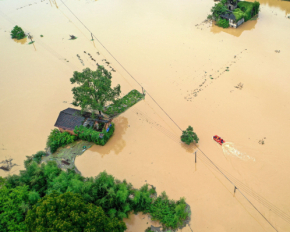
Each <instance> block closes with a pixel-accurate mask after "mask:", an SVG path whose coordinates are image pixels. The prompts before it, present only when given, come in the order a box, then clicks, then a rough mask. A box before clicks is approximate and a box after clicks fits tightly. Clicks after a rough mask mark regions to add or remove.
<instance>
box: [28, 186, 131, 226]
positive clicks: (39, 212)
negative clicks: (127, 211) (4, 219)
mask: <svg viewBox="0 0 290 232" xmlns="http://www.w3.org/2000/svg"><path fill="white" fill-rule="evenodd" d="M25 222H26V225H27V228H28V231H41V232H46V231H47V232H48V231H55V232H58V231H59V232H62V231H74V232H83V231H85V232H123V231H125V230H126V229H127V228H126V225H125V223H124V222H122V221H118V220H117V219H116V218H113V219H111V218H109V217H107V216H106V215H105V213H104V211H103V209H102V208H101V207H97V206H94V205H93V204H87V203H86V202H85V201H84V199H83V198H82V196H81V195H80V194H75V193H71V192H67V193H64V194H59V193H57V192H55V191H54V192H52V193H51V194H49V195H47V196H45V197H43V198H42V199H41V200H40V201H39V202H38V204H37V205H35V206H33V208H32V210H29V211H28V214H27V216H26V219H25Z"/></svg>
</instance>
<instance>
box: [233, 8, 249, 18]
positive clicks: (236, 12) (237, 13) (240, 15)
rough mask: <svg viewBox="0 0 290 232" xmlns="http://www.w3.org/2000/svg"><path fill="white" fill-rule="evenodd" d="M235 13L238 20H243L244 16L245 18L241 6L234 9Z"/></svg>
mask: <svg viewBox="0 0 290 232" xmlns="http://www.w3.org/2000/svg"><path fill="white" fill-rule="evenodd" d="M233 14H234V16H235V18H236V21H239V20H241V19H242V18H245V17H246V16H245V13H244V12H243V11H242V10H241V9H240V8H236V9H234V10H233Z"/></svg>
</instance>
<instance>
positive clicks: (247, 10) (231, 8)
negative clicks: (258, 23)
mask: <svg viewBox="0 0 290 232" xmlns="http://www.w3.org/2000/svg"><path fill="white" fill-rule="evenodd" d="M222 4H224V6H226V8H227V12H226V13H223V14H220V15H219V17H220V18H221V19H226V20H227V21H228V22H229V24H228V26H230V27H234V28H237V27H238V26H240V25H241V24H243V23H244V22H246V21H248V20H250V19H251V18H252V17H254V16H255V15H257V14H258V12H259V7H260V3H259V2H256V1H255V2H247V1H240V0H226V1H222Z"/></svg>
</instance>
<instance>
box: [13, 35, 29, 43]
mask: <svg viewBox="0 0 290 232" xmlns="http://www.w3.org/2000/svg"><path fill="white" fill-rule="evenodd" d="M13 40H14V41H15V42H16V43H20V44H26V43H27V37H25V38H23V39H19V40H18V39H13Z"/></svg>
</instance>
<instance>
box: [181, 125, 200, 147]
mask: <svg viewBox="0 0 290 232" xmlns="http://www.w3.org/2000/svg"><path fill="white" fill-rule="evenodd" d="M180 138H181V141H182V142H184V143H186V144H187V145H189V144H190V143H192V142H196V143H198V140H199V138H198V137H197V135H196V133H195V132H193V128H192V127H191V126H188V128H187V129H186V130H185V131H182V135H181V137H180Z"/></svg>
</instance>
